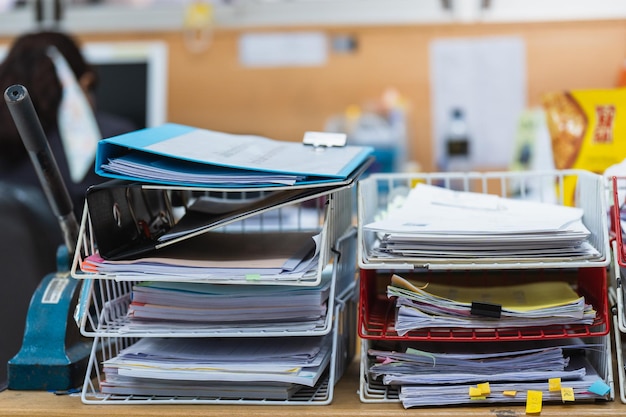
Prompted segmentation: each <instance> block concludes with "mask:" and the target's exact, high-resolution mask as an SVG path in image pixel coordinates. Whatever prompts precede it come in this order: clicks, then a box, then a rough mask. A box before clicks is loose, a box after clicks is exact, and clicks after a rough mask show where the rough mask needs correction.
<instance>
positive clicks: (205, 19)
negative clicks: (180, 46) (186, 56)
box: [183, 1, 214, 52]
mask: <svg viewBox="0 0 626 417" xmlns="http://www.w3.org/2000/svg"><path fill="white" fill-rule="evenodd" d="M213 26H214V13H213V5H212V4H211V3H209V2H206V1H192V2H191V3H189V4H188V5H187V7H186V8H185V18H184V22H183V33H184V37H185V45H186V46H187V48H189V49H190V50H191V51H192V52H201V51H203V50H206V49H207V48H208V47H209V45H210V43H211V38H212V32H213Z"/></svg>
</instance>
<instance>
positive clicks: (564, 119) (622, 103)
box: [542, 88, 626, 203]
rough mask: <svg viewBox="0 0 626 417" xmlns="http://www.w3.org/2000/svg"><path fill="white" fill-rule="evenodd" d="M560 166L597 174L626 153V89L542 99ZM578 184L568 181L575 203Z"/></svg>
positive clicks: (552, 95)
mask: <svg viewBox="0 0 626 417" xmlns="http://www.w3.org/2000/svg"><path fill="white" fill-rule="evenodd" d="M542 101H543V107H544V110H545V112H546V123H547V126H548V130H549V132H550V137H551V142H552V153H553V158H554V165H555V168H556V169H559V170H562V169H584V170H588V171H591V172H595V173H597V174H602V173H604V171H605V170H606V169H607V168H608V167H610V166H611V165H614V164H616V163H618V162H621V161H622V160H623V159H624V157H625V156H626V117H624V116H622V114H624V112H626V88H615V89H598V90H591V89H590V90H571V91H563V92H553V93H548V94H545V95H544V96H543V98H542ZM574 187H575V184H566V186H565V194H566V195H565V197H566V202H567V203H571V202H572V201H573V200H572V199H573V195H574V191H575V190H574Z"/></svg>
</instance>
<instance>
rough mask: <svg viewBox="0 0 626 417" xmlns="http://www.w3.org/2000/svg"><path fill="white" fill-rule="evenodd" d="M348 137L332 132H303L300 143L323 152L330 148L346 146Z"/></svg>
mask: <svg viewBox="0 0 626 417" xmlns="http://www.w3.org/2000/svg"><path fill="white" fill-rule="evenodd" d="M347 140H348V136H347V135H346V134H345V133H333V132H304V138H303V139H302V143H303V144H305V145H309V146H313V148H315V150H324V148H330V147H333V146H334V147H342V146H346V142H347Z"/></svg>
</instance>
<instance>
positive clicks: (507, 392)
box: [502, 390, 517, 397]
mask: <svg viewBox="0 0 626 417" xmlns="http://www.w3.org/2000/svg"><path fill="white" fill-rule="evenodd" d="M502 395H506V396H507V397H515V396H516V395H517V391H513V390H509V391H502Z"/></svg>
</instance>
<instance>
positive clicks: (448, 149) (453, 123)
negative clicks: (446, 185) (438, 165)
mask: <svg viewBox="0 0 626 417" xmlns="http://www.w3.org/2000/svg"><path fill="white" fill-rule="evenodd" d="M444 160H445V164H444V166H443V167H442V168H443V170H445V171H447V172H454V173H461V172H468V171H470V170H471V168H472V166H471V137H470V133H469V129H468V127H467V122H466V120H465V114H464V112H463V109H461V108H454V109H452V111H451V113H450V123H449V125H448V132H447V135H446V140H445V158H444ZM460 177H462V176H461V175H458V176H455V178H460ZM462 182H463V181H462V180H457V179H455V181H453V182H452V185H451V186H450V188H453V189H463V184H462Z"/></svg>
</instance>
